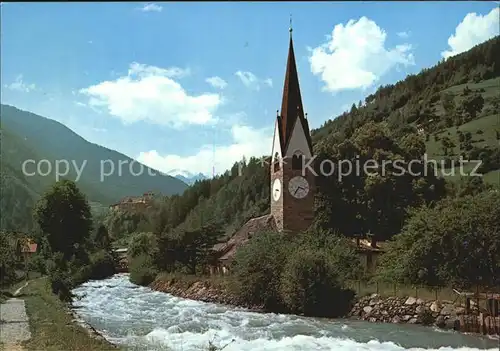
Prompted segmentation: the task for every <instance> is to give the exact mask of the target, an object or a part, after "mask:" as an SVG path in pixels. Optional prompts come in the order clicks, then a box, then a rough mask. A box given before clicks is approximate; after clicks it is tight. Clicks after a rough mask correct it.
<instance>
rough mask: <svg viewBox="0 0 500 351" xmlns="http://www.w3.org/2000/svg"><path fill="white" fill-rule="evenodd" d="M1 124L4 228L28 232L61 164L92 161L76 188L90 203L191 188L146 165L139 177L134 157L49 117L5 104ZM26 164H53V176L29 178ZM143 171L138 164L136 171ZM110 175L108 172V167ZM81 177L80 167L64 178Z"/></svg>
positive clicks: (103, 204)
mask: <svg viewBox="0 0 500 351" xmlns="http://www.w3.org/2000/svg"><path fill="white" fill-rule="evenodd" d="M1 121H2V129H1V130H2V135H1V138H2V139H1V143H2V144H1V146H2V148H1V156H2V157H1V168H2V183H1V192H2V198H1V211H2V228H3V229H7V230H19V231H24V230H26V229H27V228H30V227H31V225H32V221H31V210H32V207H33V203H34V202H35V201H36V200H37V199H38V197H39V196H40V195H41V194H43V193H44V192H45V191H46V190H47V189H48V188H49V187H50V186H51V185H52V184H54V183H55V181H56V176H55V170H54V168H55V162H56V160H67V161H68V162H70V163H71V162H75V164H76V165H77V166H78V167H81V165H82V164H83V162H87V163H86V165H85V168H83V172H82V175H81V178H80V179H79V180H78V181H77V185H78V187H79V188H80V189H81V190H82V191H83V192H84V193H85V194H86V196H87V197H88V199H89V201H90V203H91V204H94V205H100V206H103V207H107V206H108V205H110V204H111V203H114V202H117V201H119V200H120V199H121V198H123V197H125V196H139V195H142V194H143V193H145V192H147V191H153V192H155V193H162V194H164V195H172V194H180V193H182V192H183V191H184V189H186V188H187V185H186V184H185V183H184V182H182V181H181V180H179V179H176V178H174V177H171V176H167V175H162V174H159V173H158V172H156V171H153V172H151V174H154V173H157V175H156V176H151V175H149V173H148V167H145V166H144V172H143V173H142V174H141V175H139V176H134V175H133V174H132V173H131V172H129V167H128V165H129V163H130V162H131V161H132V159H131V158H129V157H127V156H125V155H123V154H120V153H118V152H116V151H113V150H109V149H107V148H104V147H102V146H99V145H95V144H92V143H90V142H88V141H86V140H85V139H83V138H82V137H80V136H79V135H77V134H76V133H74V132H73V131H71V130H70V129H69V128H67V127H65V126H64V125H62V124H61V123H59V122H56V121H53V120H50V119H48V118H44V117H41V116H38V115H35V114H33V113H30V112H26V111H21V110H19V109H17V108H15V107H12V106H8V105H1ZM26 160H34V161H35V162H38V161H40V160H48V161H49V162H50V164H51V165H52V172H51V173H49V174H47V175H45V176H41V175H39V174H35V175H33V176H27V175H24V174H23V170H22V164H23V162H24V161H26ZM105 160H110V161H112V162H113V163H114V165H115V172H113V173H112V174H111V173H110V176H107V177H105V178H104V179H103V181H101V177H100V173H101V161H105ZM120 161H128V163H126V164H125V166H123V169H124V170H123V171H122V172H121V173H119V172H118V171H117V169H118V165H119V162H120ZM109 168H110V167H109ZM138 168H139V166H138V165H135V167H134V172H137V169H138ZM34 170H35V168H34V165H31V169H30V170H29V171H30V172H33V171H34ZM43 170H44V171H45V169H43ZM61 170H62V171H64V169H61ZM105 171H106V172H109V170H108V169H105ZM76 177H77V173H76V171H75V168H74V167H73V166H71V167H70V171H69V173H68V175H67V176H66V177H65V178H67V179H71V180H76Z"/></svg>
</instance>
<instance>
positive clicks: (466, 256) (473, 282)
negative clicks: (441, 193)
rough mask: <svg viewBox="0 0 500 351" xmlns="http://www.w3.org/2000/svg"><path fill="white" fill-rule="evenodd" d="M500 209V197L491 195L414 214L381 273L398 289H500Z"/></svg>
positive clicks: (464, 198) (448, 201) (452, 200)
mask: <svg viewBox="0 0 500 351" xmlns="http://www.w3.org/2000/svg"><path fill="white" fill-rule="evenodd" d="M499 208H500V193H498V192H496V191H490V190H486V191H483V192H480V193H478V194H475V195H465V196H461V197H455V198H447V199H445V200H443V201H441V202H439V203H438V204H436V206H435V207H433V208H428V207H422V208H420V209H417V210H415V211H413V215H412V216H411V217H410V219H409V220H408V222H407V223H406V225H405V227H404V229H403V231H402V233H401V234H399V235H396V236H395V237H394V240H393V242H392V243H391V244H390V245H389V247H388V248H387V250H386V253H385V254H384V255H383V256H382V259H381V264H380V266H379V273H380V274H381V276H385V277H386V278H388V279H389V280H391V281H392V282H394V283H411V284H425V285H430V286H444V285H448V286H454V287H458V288H465V289H469V288H471V287H474V286H499V285H500V232H499V231H498V223H500V212H499V211H498V209H499Z"/></svg>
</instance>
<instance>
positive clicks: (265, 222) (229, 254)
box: [213, 214, 277, 261]
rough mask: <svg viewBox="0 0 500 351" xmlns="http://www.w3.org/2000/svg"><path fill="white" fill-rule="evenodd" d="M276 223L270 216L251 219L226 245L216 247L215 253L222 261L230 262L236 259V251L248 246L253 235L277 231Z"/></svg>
mask: <svg viewBox="0 0 500 351" xmlns="http://www.w3.org/2000/svg"><path fill="white" fill-rule="evenodd" d="M276 230H277V227H276V222H275V220H274V217H273V216H272V215H270V214H268V215H264V216H261V217H256V218H252V219H250V220H249V221H248V222H246V223H245V224H244V225H243V226H242V227H241V228H240V229H239V230H238V231H237V232H236V233H235V234H234V235H233V236H232V237H231V238H230V239H229V240H228V241H227V242H226V243H224V244H217V245H215V246H214V248H213V249H214V251H216V252H218V253H219V255H221V256H220V258H219V259H220V260H221V261H230V260H232V259H233V258H234V255H235V254H236V250H237V249H238V248H239V247H241V246H242V245H244V244H246V243H247V242H248V240H250V239H251V237H252V235H253V234H259V233H262V232H266V231H276Z"/></svg>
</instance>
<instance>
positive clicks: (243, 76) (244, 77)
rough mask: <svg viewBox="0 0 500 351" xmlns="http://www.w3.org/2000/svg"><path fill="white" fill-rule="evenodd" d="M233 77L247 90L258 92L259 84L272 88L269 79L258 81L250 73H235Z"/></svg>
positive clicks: (258, 79) (271, 82)
mask: <svg viewBox="0 0 500 351" xmlns="http://www.w3.org/2000/svg"><path fill="white" fill-rule="evenodd" d="M235 75H236V76H237V77H238V78H239V79H240V80H241V82H242V83H243V84H244V85H245V86H246V87H247V88H250V89H253V90H260V88H261V84H264V85H267V86H269V87H272V86H273V81H272V79H271V78H266V79H260V78H258V77H257V76H256V75H255V74H253V73H252V72H243V71H237V72H236V73H235Z"/></svg>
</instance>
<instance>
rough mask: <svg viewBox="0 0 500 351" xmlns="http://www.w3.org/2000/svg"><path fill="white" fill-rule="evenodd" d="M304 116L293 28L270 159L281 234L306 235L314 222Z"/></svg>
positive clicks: (309, 145)
mask: <svg viewBox="0 0 500 351" xmlns="http://www.w3.org/2000/svg"><path fill="white" fill-rule="evenodd" d="M306 116H307V114H306V115H304V108H303V106H302V98H301V94H300V87H299V77H298V74H297V66H296V63H295V55H294V51H293V40H292V28H291V25H290V44H289V48H288V61H287V64H286V73H285V84H284V87H283V100H282V103H281V113H279V114H278V116H277V117H276V123H275V128H274V138H273V146H272V154H271V155H272V158H271V167H270V172H271V177H270V178H271V192H270V194H271V196H270V198H271V199H270V200H271V215H272V216H273V217H274V219H275V221H276V225H277V227H278V230H280V231H285V232H291V233H296V232H300V231H304V230H306V229H307V228H309V226H310V225H311V223H312V221H313V219H314V193H315V189H316V187H315V177H314V174H313V173H312V172H311V171H310V169H309V168H308V167H306V165H308V164H310V166H311V168H313V164H312V163H309V162H310V161H311V160H312V159H313V149H312V142H311V135H310V132H309V124H308V122H307V119H306Z"/></svg>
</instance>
